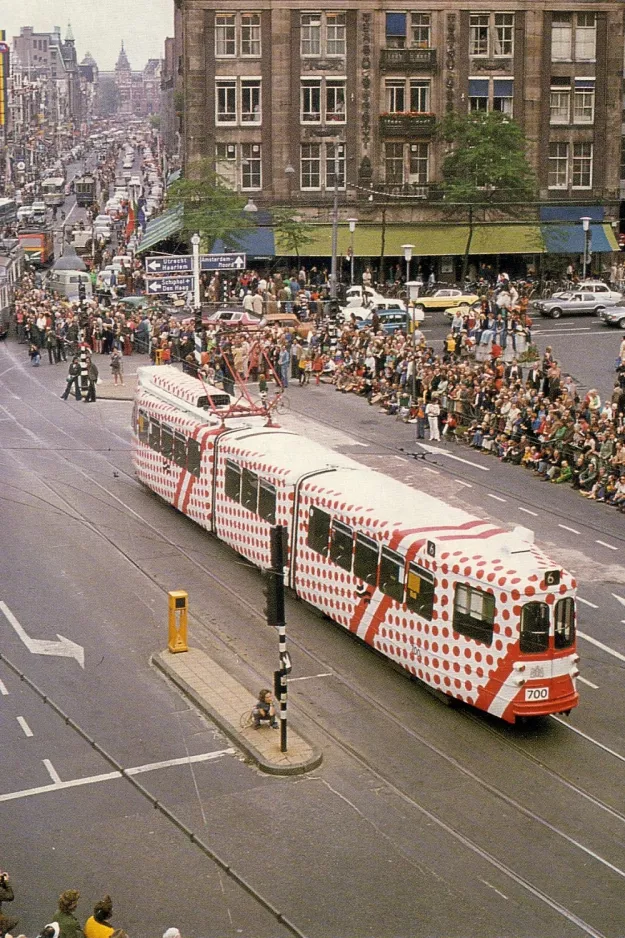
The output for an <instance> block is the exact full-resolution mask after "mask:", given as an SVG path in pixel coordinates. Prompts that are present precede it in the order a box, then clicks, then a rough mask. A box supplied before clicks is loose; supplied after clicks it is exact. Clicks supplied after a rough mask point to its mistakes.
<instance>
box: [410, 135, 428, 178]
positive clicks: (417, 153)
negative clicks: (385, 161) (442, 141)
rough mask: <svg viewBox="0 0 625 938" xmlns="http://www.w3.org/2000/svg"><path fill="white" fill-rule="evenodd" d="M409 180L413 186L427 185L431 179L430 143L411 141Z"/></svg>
mask: <svg viewBox="0 0 625 938" xmlns="http://www.w3.org/2000/svg"><path fill="white" fill-rule="evenodd" d="M408 173H409V181H410V184H411V185H413V186H425V185H427V184H428V182H429V181H430V145H429V143H411V144H410V151H409V162H408Z"/></svg>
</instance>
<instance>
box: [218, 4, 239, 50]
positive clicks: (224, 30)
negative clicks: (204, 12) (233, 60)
mask: <svg viewBox="0 0 625 938" xmlns="http://www.w3.org/2000/svg"><path fill="white" fill-rule="evenodd" d="M236 54H237V18H236V14H235V13H217V14H216V15H215V55H216V56H219V57H220V58H223V57H225V56H235V55H236Z"/></svg>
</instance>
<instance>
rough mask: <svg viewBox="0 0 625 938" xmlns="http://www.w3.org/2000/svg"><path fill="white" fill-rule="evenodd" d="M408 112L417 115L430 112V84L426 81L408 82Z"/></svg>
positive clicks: (415, 80) (413, 80) (414, 80)
mask: <svg viewBox="0 0 625 938" xmlns="http://www.w3.org/2000/svg"><path fill="white" fill-rule="evenodd" d="M410 110H411V111H413V112H416V113H418V114H427V113H429V110H430V83H429V81H426V80H421V79H412V80H411V82H410Z"/></svg>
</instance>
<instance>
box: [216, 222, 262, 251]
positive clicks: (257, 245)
mask: <svg viewBox="0 0 625 938" xmlns="http://www.w3.org/2000/svg"><path fill="white" fill-rule="evenodd" d="M229 251H242V252H244V253H245V254H248V255H249V256H250V257H275V256H276V245H275V239H274V236H273V228H264V227H259V228H252V229H251V230H250V231H242V232H241V234H240V235H238V236H237V238H236V243H235V239H234V238H233V240H232V243H225V242H224V241H223V239H222V238H217V240H216V241H215V243H214V244H213V247H212V249H211V253H212V254H226V253H228V252H229Z"/></svg>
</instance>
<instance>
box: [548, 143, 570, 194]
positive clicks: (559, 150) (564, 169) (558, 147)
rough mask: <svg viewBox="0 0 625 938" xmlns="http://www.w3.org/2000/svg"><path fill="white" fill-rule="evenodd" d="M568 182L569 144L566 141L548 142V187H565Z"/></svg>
mask: <svg viewBox="0 0 625 938" xmlns="http://www.w3.org/2000/svg"><path fill="white" fill-rule="evenodd" d="M568 183H569V145H568V143H550V144H549V178H548V186H549V188H550V189H566V188H567V186H568Z"/></svg>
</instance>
